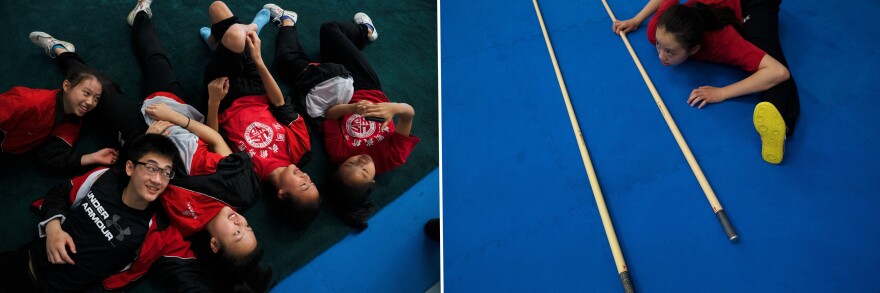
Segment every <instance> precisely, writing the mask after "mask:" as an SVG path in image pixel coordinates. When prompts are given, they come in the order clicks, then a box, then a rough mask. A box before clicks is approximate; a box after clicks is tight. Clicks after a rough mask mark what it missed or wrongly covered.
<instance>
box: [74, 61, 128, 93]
mask: <svg viewBox="0 0 880 293" xmlns="http://www.w3.org/2000/svg"><path fill="white" fill-rule="evenodd" d="M89 78H94V79H95V80H97V81H98V82H99V83H100V84H101V88H102V91H103V92H108V91H112V92H117V93H121V92H122V91H121V90H120V89H119V85H118V84H116V82H114V81H113V80H112V79H110V78H108V77H107V76H106V75H104V74H103V73H101V72H100V71H98V70H97V69H95V68H94V67H91V66H87V65H74V66H71V67H70V68H69V69H68V70H67V75H66V76H65V77H64V79H65V80H67V82H69V83H70V86H71V87H75V86H77V85H79V84H80V83H81V82H83V81H84V80H86V79H89ZM102 95H103V94H102Z"/></svg>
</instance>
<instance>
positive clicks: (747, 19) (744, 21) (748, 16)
mask: <svg viewBox="0 0 880 293" xmlns="http://www.w3.org/2000/svg"><path fill="white" fill-rule="evenodd" d="M750 17H752V16H751V15H746V17H744V18H743V24H745V23H746V21H749V18H750Z"/></svg>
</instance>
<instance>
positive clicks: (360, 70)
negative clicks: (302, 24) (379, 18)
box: [321, 22, 382, 90]
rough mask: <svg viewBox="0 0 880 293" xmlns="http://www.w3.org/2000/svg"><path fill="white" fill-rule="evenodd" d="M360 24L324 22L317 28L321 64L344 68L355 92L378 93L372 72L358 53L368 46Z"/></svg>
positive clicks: (362, 55)
mask: <svg viewBox="0 0 880 293" xmlns="http://www.w3.org/2000/svg"><path fill="white" fill-rule="evenodd" d="M367 32H368V28H367V26H366V25H363V24H354V23H347V22H346V23H343V22H328V23H324V24H323V25H321V61H322V62H328V63H338V64H342V65H343V66H345V68H346V69H348V71H349V72H351V75H352V77H353V78H354V89H355V90H381V89H382V87H381V84H380V83H379V77H378V76H376V71H375V70H373V67H372V66H370V63H369V62H367V58H366V57H365V56H364V54H363V53H361V51H360V50H361V49H363V48H364V47H365V46H366V45H367V44H368V43H369V39H368V37H367Z"/></svg>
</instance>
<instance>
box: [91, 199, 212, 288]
mask: <svg viewBox="0 0 880 293" xmlns="http://www.w3.org/2000/svg"><path fill="white" fill-rule="evenodd" d="M155 222H156V217H155V216H154V217H153V223H154V224H153V225H152V226H151V227H150V231H149V232H148V234H147V237H146V239H144V243H143V244H142V245H141V249H140V250H139V251H138V257H137V259H135V261H134V263H132V264H131V265H130V266H129V268H128V269H127V270H124V271H122V272H119V273H117V274H115V275H113V276H110V277H108V278H106V279H104V281H103V285H104V288H105V289H108V290H118V289H122V288H123V287H125V286H127V285H129V284H131V282H133V281H135V280H137V279H139V278H140V277H141V276H143V275H144V274H146V273H147V271H149V270H150V267H151V266H153V264H154V263H155V262H156V261H157V260H158V259H160V258H163V257H171V258H176V259H182V260H195V257H196V256H195V254H194V253H193V252H192V250H191V249H190V242H189V241H184V240H183V236H181V234H180V231H179V230H177V229H175V228H174V227H167V228H165V230H163V231H159V230H157V229H156V225H155Z"/></svg>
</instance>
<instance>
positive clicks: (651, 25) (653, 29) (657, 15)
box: [647, 0, 678, 44]
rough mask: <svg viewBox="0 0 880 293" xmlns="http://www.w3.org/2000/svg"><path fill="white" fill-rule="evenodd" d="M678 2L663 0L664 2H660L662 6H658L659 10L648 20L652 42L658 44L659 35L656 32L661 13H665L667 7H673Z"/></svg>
mask: <svg viewBox="0 0 880 293" xmlns="http://www.w3.org/2000/svg"><path fill="white" fill-rule="evenodd" d="M675 4H678V0H663V3H660V8H657V12H655V13H654V16H652V17H651V20H650V21H648V30H647V33H648V41H649V42H651V44H657V37H656V36H655V34H656V33H657V22H658V21H659V19H660V15H663V12H666V9H669V7H672V6H673V5H675Z"/></svg>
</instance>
